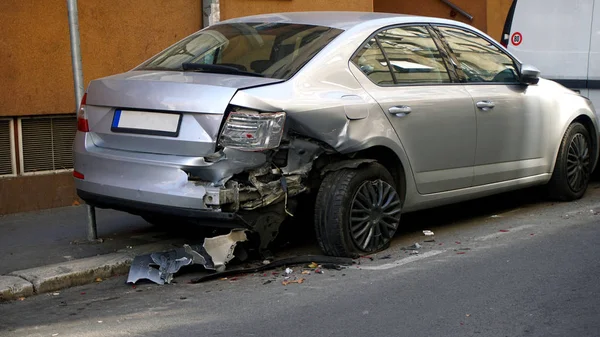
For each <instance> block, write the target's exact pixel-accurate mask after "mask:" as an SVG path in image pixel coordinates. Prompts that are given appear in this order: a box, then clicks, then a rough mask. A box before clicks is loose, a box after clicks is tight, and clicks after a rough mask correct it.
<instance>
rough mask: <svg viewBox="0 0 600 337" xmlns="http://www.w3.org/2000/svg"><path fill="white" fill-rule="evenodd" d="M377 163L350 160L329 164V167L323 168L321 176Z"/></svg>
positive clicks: (368, 160)
mask: <svg viewBox="0 0 600 337" xmlns="http://www.w3.org/2000/svg"><path fill="white" fill-rule="evenodd" d="M374 162H376V160H375V159H348V160H341V161H338V162H335V163H332V164H329V165H327V166H325V167H324V168H323V170H322V171H321V175H324V174H325V173H327V172H332V171H338V170H341V169H345V168H349V169H355V168H357V167H359V166H360V165H362V164H367V163H374Z"/></svg>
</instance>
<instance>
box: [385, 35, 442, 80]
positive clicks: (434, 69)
mask: <svg viewBox="0 0 600 337" xmlns="http://www.w3.org/2000/svg"><path fill="white" fill-rule="evenodd" d="M377 39H379V43H380V44H381V47H382V48H383V50H384V52H385V55H386V56H387V58H388V60H389V61H390V64H391V68H392V71H393V73H394V77H395V78H396V81H397V82H398V84H405V83H448V82H450V76H449V75H448V70H447V69H446V66H445V65H444V60H443V58H442V56H441V54H440V52H439V50H438V49H437V47H436V45H435V43H434V42H433V39H432V38H431V35H430V34H429V31H428V30H427V28H425V27H398V28H392V29H389V30H386V31H383V32H381V33H379V34H377Z"/></svg>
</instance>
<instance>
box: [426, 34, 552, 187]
mask: <svg viewBox="0 0 600 337" xmlns="http://www.w3.org/2000/svg"><path fill="white" fill-rule="evenodd" d="M434 30H435V31H436V32H437V33H438V34H439V35H440V37H441V39H442V41H443V43H444V45H445V46H446V47H447V48H448V49H449V52H450V57H451V58H452V60H453V62H454V63H456V64H457V65H458V72H459V76H460V77H461V80H462V82H464V87H465V88H466V90H467V91H468V92H469V94H470V95H471V96H472V97H473V102H474V104H475V111H476V115H477V148H476V151H475V168H474V180H473V185H474V186H477V185H484V184H490V183H496V182H501V181H507V180H512V179H518V178H524V177H529V176H533V175H537V174H543V173H546V172H547V169H548V166H547V164H548V163H547V160H545V159H544V158H543V157H544V154H545V153H544V149H545V148H544V144H545V143H546V137H547V132H544V130H548V127H547V123H548V122H549V119H548V118H547V117H546V116H545V114H543V112H542V111H541V108H540V101H539V96H538V94H537V92H538V91H539V90H538V88H537V86H536V85H534V86H527V85H523V84H521V83H520V80H519V66H518V63H517V62H516V61H515V60H514V59H513V58H512V57H510V56H509V55H508V54H507V53H505V52H504V51H503V50H502V49H500V48H499V47H498V46H497V45H496V44H494V43H492V42H491V41H490V40H488V39H486V38H484V37H483V36H481V35H479V34H477V33H475V32H473V31H471V30H467V29H464V28H461V27H455V26H441V25H440V26H435V27H434Z"/></svg>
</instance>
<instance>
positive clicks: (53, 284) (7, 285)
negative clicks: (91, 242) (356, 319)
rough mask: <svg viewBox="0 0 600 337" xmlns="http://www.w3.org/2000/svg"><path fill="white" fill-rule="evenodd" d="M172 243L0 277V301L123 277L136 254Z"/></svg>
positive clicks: (140, 247)
mask: <svg viewBox="0 0 600 337" xmlns="http://www.w3.org/2000/svg"><path fill="white" fill-rule="evenodd" d="M172 248H173V246H172V243H169V242H165V243H154V244H148V245H143V246H139V247H135V248H133V249H123V250H120V251H118V252H116V253H110V254H106V255H99V256H94V257H88V258H83V259H77V260H72V261H67V262H61V263H56V264H51V265H47V266H42V267H36V268H30V269H24V270H18V271H14V272H12V273H9V274H8V275H4V276H0V302H3V301H9V300H15V299H18V298H22V297H28V296H32V295H36V294H42V293H48V292H52V291H57V290H61V289H65V288H69V287H74V286H79V285H85V284H90V283H93V282H94V281H95V280H96V279H97V278H103V279H105V278H109V277H112V276H115V275H120V274H126V273H127V272H128V271H129V267H130V266H131V261H133V258H134V257H135V256H137V255H142V254H148V253H153V252H160V251H165V250H169V249H172Z"/></svg>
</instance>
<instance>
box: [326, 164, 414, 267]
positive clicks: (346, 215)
mask: <svg viewBox="0 0 600 337" xmlns="http://www.w3.org/2000/svg"><path fill="white" fill-rule="evenodd" d="M394 186H395V184H394V180H393V178H392V176H391V174H390V173H389V172H388V171H387V170H386V169H385V168H384V167H383V166H381V165H380V164H377V163H373V164H369V165H368V166H364V167H360V168H358V169H342V170H339V171H335V172H331V173H329V174H327V175H326V176H325V179H324V180H323V182H322V183H321V187H320V188H319V192H318V193H317V199H316V206H315V231H316V235H317V240H318V242H319V245H320V247H321V249H322V250H323V252H324V253H325V254H327V255H332V256H345V257H357V256H359V255H361V254H365V253H373V252H377V251H380V250H383V249H386V248H387V247H389V244H390V240H391V239H392V238H393V237H394V234H395V233H396V230H397V229H398V224H399V222H400V214H401V211H402V203H401V200H400V196H399V195H398V193H397V192H396V188H395V187H394Z"/></svg>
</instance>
